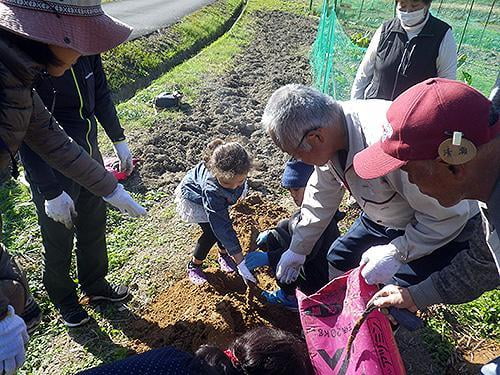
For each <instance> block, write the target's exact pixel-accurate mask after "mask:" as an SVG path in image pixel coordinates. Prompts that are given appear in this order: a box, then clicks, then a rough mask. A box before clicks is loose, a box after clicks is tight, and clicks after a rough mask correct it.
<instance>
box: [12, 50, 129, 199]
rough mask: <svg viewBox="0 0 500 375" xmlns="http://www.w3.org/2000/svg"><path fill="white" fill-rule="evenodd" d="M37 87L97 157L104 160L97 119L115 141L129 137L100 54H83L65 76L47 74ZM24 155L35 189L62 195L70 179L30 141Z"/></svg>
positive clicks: (62, 122) (64, 125) (66, 128)
mask: <svg viewBox="0 0 500 375" xmlns="http://www.w3.org/2000/svg"><path fill="white" fill-rule="evenodd" d="M35 88H36V91H37V92H38V94H39V95H40V97H41V98H42V100H43V102H44V104H45V106H46V107H47V108H48V109H49V111H52V109H53V111H52V112H53V115H54V117H55V118H56V119H57V121H58V122H59V124H60V125H61V127H62V128H63V129H64V131H65V132H66V133H67V134H68V135H69V136H70V137H71V138H72V139H73V140H74V141H75V142H76V143H78V144H79V145H80V146H81V147H82V148H83V149H84V150H85V151H87V153H89V154H90V155H91V156H92V157H93V158H94V159H95V160H97V161H99V162H100V163H101V164H102V157H101V153H100V152H99V148H98V145H97V121H99V123H100V124H101V125H102V127H103V128H104V131H105V132H106V134H107V135H108V137H109V138H110V139H111V141H113V142H118V141H122V140H124V139H125V136H124V132H123V128H122V127H121V126H120V122H119V120H118V116H117V114H116V109H115V106H114V103H113V101H112V99H111V93H110V91H109V88H108V84H107V81H106V76H105V74H104V70H103V67H102V62H101V58H100V56H99V55H94V56H82V57H80V58H79V59H78V61H77V62H76V64H75V65H74V66H73V67H72V68H71V69H69V70H67V71H66V73H64V75H63V76H61V77H58V78H54V77H48V76H47V77H45V78H44V79H41V80H40V81H39V82H37V84H36V86H35ZM20 151H21V158H22V160H23V164H24V167H25V169H26V174H27V177H28V179H29V181H30V183H31V187H32V189H37V190H38V192H40V193H41V194H43V196H44V197H45V199H47V200H48V199H53V198H55V197H57V196H58V195H60V194H61V193H62V191H63V186H67V184H68V181H67V178H66V177H65V176H63V175H62V174H61V173H59V172H57V171H56V170H53V169H52V168H51V167H49V165H48V164H47V163H45V162H44V161H43V160H42V159H41V158H40V157H39V156H38V155H37V154H35V153H34V152H33V151H32V150H31V149H30V148H29V147H28V146H27V145H26V144H23V145H22V147H21V150H20Z"/></svg>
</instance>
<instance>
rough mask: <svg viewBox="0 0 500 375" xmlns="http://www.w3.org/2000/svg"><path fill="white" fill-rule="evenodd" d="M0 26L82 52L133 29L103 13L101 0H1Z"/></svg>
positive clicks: (97, 49) (110, 43)
mask: <svg viewBox="0 0 500 375" xmlns="http://www.w3.org/2000/svg"><path fill="white" fill-rule="evenodd" d="M0 28H2V29H5V30H8V31H10V32H12V33H14V34H18V35H20V36H22V37H25V38H27V39H32V40H36V41H39V42H42V43H46V44H51V45H56V46H60V47H65V48H71V49H73V50H75V51H77V52H79V53H81V54H82V55H95V54H98V53H101V52H104V51H107V50H109V49H111V48H113V47H116V46H117V45H119V44H120V43H123V42H124V41H125V40H126V39H127V38H128V36H129V35H130V33H131V32H132V28H131V27H129V26H128V25H126V24H124V23H122V22H120V21H118V20H117V19H114V18H113V17H110V16H108V15H107V14H106V13H104V11H103V10H102V7H101V1H100V0H57V1H54V0H53V1H51V0H0Z"/></svg>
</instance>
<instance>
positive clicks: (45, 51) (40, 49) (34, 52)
mask: <svg viewBox="0 0 500 375" xmlns="http://www.w3.org/2000/svg"><path fill="white" fill-rule="evenodd" d="M0 38H1V39H3V40H5V41H7V42H8V44H9V46H13V45H14V46H15V47H17V48H18V49H19V50H21V51H22V52H24V53H25V54H26V55H28V56H29V57H30V58H31V59H33V60H34V61H35V62H37V63H38V64H40V65H43V66H47V65H56V66H58V65H62V62H61V61H60V60H59V59H58V58H57V57H56V55H54V53H53V52H52V51H51V50H50V48H49V45H48V44H46V43H42V42H37V41H36V40H32V39H27V38H24V37H22V36H19V35H17V34H14V33H12V32H9V31H7V30H4V29H0Z"/></svg>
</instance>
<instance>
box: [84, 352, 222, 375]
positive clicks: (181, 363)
mask: <svg viewBox="0 0 500 375" xmlns="http://www.w3.org/2000/svg"><path fill="white" fill-rule="evenodd" d="M122 374H149V375H210V374H216V372H215V371H214V370H212V369H210V367H209V366H207V365H206V364H205V363H204V362H203V361H201V360H200V359H198V358H195V357H194V356H193V355H192V354H190V353H187V352H184V351H182V350H178V349H175V348H172V347H166V348H161V349H155V350H150V351H148V352H145V353H142V354H137V355H133V356H131V357H128V358H125V359H122V360H120V361H116V362H113V363H110V364H107V365H103V366H100V367H94V368H91V369H88V370H85V371H82V372H79V373H78V375H122Z"/></svg>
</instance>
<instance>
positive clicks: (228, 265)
mask: <svg viewBox="0 0 500 375" xmlns="http://www.w3.org/2000/svg"><path fill="white" fill-rule="evenodd" d="M218 261H219V266H220V269H221V271H223V272H227V273H230V272H236V269H237V268H236V263H234V260H233V258H231V257H230V256H229V255H228V254H222V253H219V259H218Z"/></svg>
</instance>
